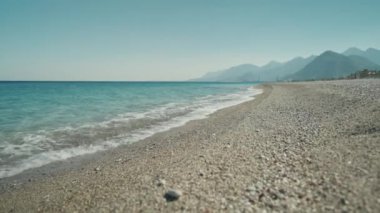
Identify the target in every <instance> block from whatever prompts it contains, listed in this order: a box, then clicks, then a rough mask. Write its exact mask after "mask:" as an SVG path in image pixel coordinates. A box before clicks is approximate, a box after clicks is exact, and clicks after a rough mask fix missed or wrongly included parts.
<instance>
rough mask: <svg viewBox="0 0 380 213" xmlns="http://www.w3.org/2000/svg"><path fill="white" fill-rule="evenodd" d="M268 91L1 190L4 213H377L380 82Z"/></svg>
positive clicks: (276, 87)
mask: <svg viewBox="0 0 380 213" xmlns="http://www.w3.org/2000/svg"><path fill="white" fill-rule="evenodd" d="M261 87H263V88H264V93H263V94H262V95H259V96H257V97H256V99H255V100H254V101H250V102H246V103H243V104H240V105H238V106H234V107H230V108H226V109H223V110H220V111H218V112H216V113H214V114H212V115H211V116H210V117H209V118H207V119H203V120H198V121H191V122H189V123H187V124H186V125H185V126H183V127H179V128H174V129H172V130H169V131H167V132H164V133H159V134H156V135H154V136H152V137H150V138H147V139H145V140H143V141H140V142H138V143H134V144H131V145H127V146H123V147H119V148H117V149H114V150H110V151H106V152H103V153H100V154H97V155H94V156H96V157H93V159H92V160H91V161H89V162H86V163H83V164H82V165H81V166H80V168H79V169H73V170H68V171H65V172H61V174H59V175H53V176H46V177H44V178H40V179H36V180H34V179H32V180H29V181H26V182H23V183H19V184H13V185H6V186H3V188H5V191H4V192H2V193H1V194H0V212H11V211H13V212H30V211H32V212H35V211H43V212H76V211H78V212H109V211H112V212H137V211H143V212H152V211H161V212H170V211H192V212H220V211H227V212H235V211H236V212H241V211H245V212H257V211H258V212H262V211H264V210H266V211H268V212H272V211H285V212H312V211H315V212H327V211H331V212H343V211H347V212H380V80H350V81H343V80H342V81H326V82H308V83H289V84H270V85H263V86H261ZM4 184H5V183H4Z"/></svg>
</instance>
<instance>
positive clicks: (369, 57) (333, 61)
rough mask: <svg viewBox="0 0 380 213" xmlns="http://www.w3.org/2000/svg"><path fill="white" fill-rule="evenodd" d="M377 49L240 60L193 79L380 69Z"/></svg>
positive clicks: (324, 75) (326, 75)
mask: <svg viewBox="0 0 380 213" xmlns="http://www.w3.org/2000/svg"><path fill="white" fill-rule="evenodd" d="M379 64H380V50H377V49H374V48H369V49H367V50H366V51H363V50H360V49H358V48H355V47H352V48H349V49H347V50H346V51H344V52H343V53H342V54H339V53H336V52H332V51H326V52H324V53H322V54H321V55H320V56H317V57H316V56H310V57H307V58H302V57H297V58H294V59H292V60H290V61H287V62H284V63H280V62H276V61H271V62H269V63H268V64H266V65H264V66H261V67H259V66H256V65H253V64H242V65H238V66H234V67H231V68H228V69H226V70H221V71H216V72H209V73H207V74H205V75H204V76H202V77H200V78H197V79H193V80H192V81H219V82H249V81H278V80H313V79H315V80H319V79H333V78H340V77H345V76H347V75H350V74H351V73H354V72H357V71H359V70H363V69H376V70H380V65H379Z"/></svg>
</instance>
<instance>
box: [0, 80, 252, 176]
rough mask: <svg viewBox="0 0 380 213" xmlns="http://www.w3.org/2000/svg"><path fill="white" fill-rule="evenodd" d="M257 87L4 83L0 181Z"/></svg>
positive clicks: (196, 114) (0, 87)
mask: <svg viewBox="0 0 380 213" xmlns="http://www.w3.org/2000/svg"><path fill="white" fill-rule="evenodd" d="M252 85H253V84H252V83H194V82H0V178H2V177H7V176H12V175H15V174H17V173H20V172H22V171H24V170H26V169H29V168H34V167H38V166H42V165H44V164H47V163H50V162H53V161H56V160H63V159H66V158H69V157H73V156H77V155H81V154H87V153H93V152H96V151H100V150H105V149H109V148H112V147H116V146H119V145H121V144H127V143H131V142H135V141H138V140H140V139H143V138H145V137H148V136H150V135H152V134H154V133H156V132H160V131H165V130H167V129H170V128H172V127H175V126H180V125H183V124H184V123H186V122H187V121H189V120H192V119H199V118H204V117H206V116H207V115H208V114H210V113H212V112H214V111H216V110H218V109H221V108H224V107H227V106H231V105H235V104H238V103H241V102H244V101H246V100H250V99H252V97H253V96H254V95H255V94H257V92H258V90H255V89H253V88H252Z"/></svg>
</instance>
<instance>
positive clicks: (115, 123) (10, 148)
mask: <svg viewBox="0 0 380 213" xmlns="http://www.w3.org/2000/svg"><path fill="white" fill-rule="evenodd" d="M260 93H261V90H259V89H254V88H252V87H250V88H248V89H247V90H243V91H240V92H239V93H233V94H227V95H208V96H205V97H200V98H197V99H196V100H195V101H192V102H178V103H168V104H165V105H162V106H158V107H156V108H154V109H151V110H149V111H146V112H141V113H131V112H128V113H124V114H119V115H117V116H116V117H114V118H112V119H110V120H106V121H103V122H97V123H87V124H84V125H81V126H79V127H73V126H66V127H62V128H58V129H54V130H49V131H47V130H40V131H38V132H36V133H33V134H31V133H27V134H22V133H20V134H18V137H16V138H15V139H14V140H20V141H21V142H18V143H16V142H15V141H4V142H2V144H1V145H0V162H1V164H2V165H1V166H0V178H4V177H9V176H13V175H16V174H18V173H21V172H23V171H25V170H27V169H31V168H36V167H40V166H43V165H45V164H48V163H51V162H54V161H59V160H65V159H67V158H70V157H74V156H79V155H84V154H90V153H95V152H98V151H103V150H107V149H110V148H114V147H117V146H120V145H124V144H129V143H133V142H136V141H139V140H142V139H144V138H147V137H149V136H152V135H153V134H155V133H158V132H163V131H166V130H169V129H171V128H173V127H178V126H182V125H184V124H185V123H187V122H188V121H190V120H197V119H202V118H205V117H207V116H208V115H209V114H211V113H213V112H215V111H217V110H219V109H222V108H225V107H229V106H233V105H236V104H239V103H242V102H245V101H248V100H251V99H253V97H254V96H255V95H257V94H260Z"/></svg>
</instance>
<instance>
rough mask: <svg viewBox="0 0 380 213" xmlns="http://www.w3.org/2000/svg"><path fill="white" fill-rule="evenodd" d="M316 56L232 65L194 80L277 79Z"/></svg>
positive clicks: (292, 71)
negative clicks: (258, 63) (259, 63)
mask: <svg viewBox="0 0 380 213" xmlns="http://www.w3.org/2000/svg"><path fill="white" fill-rule="evenodd" d="M314 58H315V56H310V57H308V58H302V57H297V58H294V59H292V60H290V61H288V62H284V63H280V62H276V61H271V62H269V63H268V64H266V65H264V66H262V67H258V66H255V65H252V64H243V65H239V66H235V67H231V68H229V69H227V70H222V71H216V72H209V73H207V74H205V75H204V76H202V77H201V78H198V79H193V81H221V82H239V81H243V82H244V81H276V80H278V79H282V78H283V77H284V76H287V75H289V74H293V73H295V72H297V71H298V70H300V69H302V68H303V67H305V66H306V65H307V64H308V63H310V62H311V61H312V60H313V59H314Z"/></svg>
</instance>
